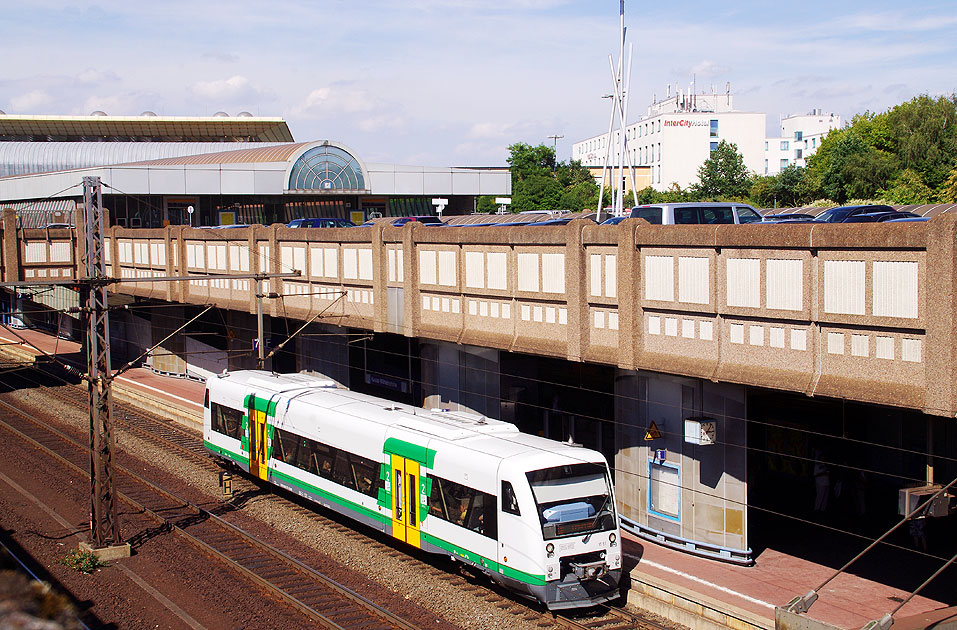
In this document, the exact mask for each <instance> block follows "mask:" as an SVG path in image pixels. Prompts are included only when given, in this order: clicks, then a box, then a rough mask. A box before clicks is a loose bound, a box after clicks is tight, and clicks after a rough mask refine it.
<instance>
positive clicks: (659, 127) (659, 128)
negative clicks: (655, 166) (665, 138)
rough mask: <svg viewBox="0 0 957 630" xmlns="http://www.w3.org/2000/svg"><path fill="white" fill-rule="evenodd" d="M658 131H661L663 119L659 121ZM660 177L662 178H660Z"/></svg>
mask: <svg viewBox="0 0 957 630" xmlns="http://www.w3.org/2000/svg"><path fill="white" fill-rule="evenodd" d="M658 131H661V121H660V120H659V121H658ZM659 175H660V173H659ZM659 179H660V178H659Z"/></svg>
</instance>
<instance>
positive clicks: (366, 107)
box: [294, 83, 378, 114]
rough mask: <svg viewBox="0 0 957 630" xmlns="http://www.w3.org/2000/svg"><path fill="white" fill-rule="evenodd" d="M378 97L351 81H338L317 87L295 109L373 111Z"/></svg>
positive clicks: (322, 111)
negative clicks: (350, 82)
mask: <svg viewBox="0 0 957 630" xmlns="http://www.w3.org/2000/svg"><path fill="white" fill-rule="evenodd" d="M377 103H378V99H377V98H376V97H374V96H372V95H371V94H370V93H368V92H366V91H365V90H363V89H362V88H359V87H356V86H355V85H353V84H349V83H336V84H333V85H328V86H325V87H321V88H316V89H315V90H313V91H312V92H310V93H309V95H308V96H307V97H306V100H305V101H304V102H303V103H302V104H301V105H299V106H298V107H296V108H295V109H294V111H295V112H296V113H302V114H310V113H311V114H333V113H348V114H354V113H359V112H371V111H374V110H375V109H376V105H377Z"/></svg>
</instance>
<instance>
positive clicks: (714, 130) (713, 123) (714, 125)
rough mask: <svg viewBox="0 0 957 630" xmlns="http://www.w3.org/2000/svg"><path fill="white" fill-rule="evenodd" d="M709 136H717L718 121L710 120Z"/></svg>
mask: <svg viewBox="0 0 957 630" xmlns="http://www.w3.org/2000/svg"><path fill="white" fill-rule="evenodd" d="M711 137H712V138H717V137H718V121H717V120H712V121H711ZM712 150H713V149H712Z"/></svg>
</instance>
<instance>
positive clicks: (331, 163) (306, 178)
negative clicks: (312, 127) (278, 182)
mask: <svg viewBox="0 0 957 630" xmlns="http://www.w3.org/2000/svg"><path fill="white" fill-rule="evenodd" d="M365 187H366V186H365V177H364V176H363V174H362V167H360V166H359V162H358V160H356V159H355V158H354V157H352V155H350V154H349V152H348V151H345V150H343V149H341V148H339V147H335V146H332V145H322V146H317V147H313V148H311V149H309V150H308V151H306V152H305V153H303V154H302V155H301V156H299V159H298V160H296V163H295V164H293V166H292V171H291V172H290V174H289V190H365Z"/></svg>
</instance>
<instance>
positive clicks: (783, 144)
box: [781, 140, 791, 151]
mask: <svg viewBox="0 0 957 630" xmlns="http://www.w3.org/2000/svg"><path fill="white" fill-rule="evenodd" d="M789 148H791V143H790V142H788V141H787V140H782V141H781V150H782V151H787V150H788V149H789Z"/></svg>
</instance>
